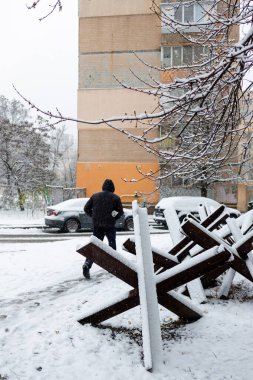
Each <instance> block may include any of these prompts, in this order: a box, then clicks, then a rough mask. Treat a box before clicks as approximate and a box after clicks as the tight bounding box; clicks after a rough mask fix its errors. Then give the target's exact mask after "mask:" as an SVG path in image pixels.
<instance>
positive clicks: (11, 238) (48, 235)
mask: <svg viewBox="0 0 253 380" xmlns="http://www.w3.org/2000/svg"><path fill="white" fill-rule="evenodd" d="M150 233H151V234H165V233H168V230H166V229H158V228H153V227H150ZM90 235H91V231H81V232H78V233H60V232H58V231H54V230H42V229H41V230H40V229H36V230H35V229H24V230H22V229H21V228H19V229H1V228H0V243H40V242H41V243H48V242H53V241H62V240H70V239H73V238H77V237H82V236H90ZM117 235H118V236H129V235H133V232H132V231H131V232H130V231H118V232H117Z"/></svg>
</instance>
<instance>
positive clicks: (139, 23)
mask: <svg viewBox="0 0 253 380" xmlns="http://www.w3.org/2000/svg"><path fill="white" fill-rule="evenodd" d="M156 3H157V4H158V9H157V11H158V12H159V7H161V11H162V14H163V13H164V14H166V12H169V14H170V16H171V17H172V18H175V19H176V20H178V21H180V22H182V23H187V22H188V21H189V22H196V23H198V20H200V19H202V20H203V12H204V11H203V9H206V10H208V9H209V8H210V7H211V6H212V1H209V0H203V1H202V2H201V6H200V4H199V3H198V2H196V3H194V4H192V5H190V6H189V4H188V5H186V4H184V3H180V4H179V3H178V2H177V1H175V0H162V1H161V2H160V1H159V0H157V2H156ZM219 4H220V5H219V6H222V3H219ZM168 5H169V7H168ZM151 6H152V0H107V1H103V2H102V1H100V0H79V84H78V118H79V119H83V120H98V119H104V118H107V117H111V116H117V115H125V114H126V113H127V114H130V115H131V114H134V113H137V114H138V113H142V112H144V111H147V112H152V111H153V110H154V109H155V108H156V107H157V106H158V104H157V99H155V97H152V96H147V95H146V94H143V93H140V92H137V91H134V90H133V89H134V88H138V89H145V88H146V87H147V85H148V84H149V83H152V79H154V80H157V81H161V82H163V83H169V82H170V81H172V80H174V79H175V78H176V77H184V76H185V75H186V74H187V72H186V70H182V69H180V66H182V65H187V64H191V63H192V62H194V61H195V62H196V61H198V60H199V57H203V55H204V54H208V48H207V47H205V46H194V45H193V44H191V43H190V42H189V41H188V40H187V39H185V38H184V37H183V36H182V35H180V34H177V33H175V31H173V30H171V29H170V27H169V25H168V24H166V23H164V22H163V18H162V17H161V18H162V19H160V18H159V17H158V16H157V15H156V14H155V13H154V12H153V11H152V10H151ZM187 32H189V33H191V34H195V33H199V30H198V27H197V26H194V27H193V26H191V27H189V30H188V31H187ZM231 38H232V39H234V40H238V38H239V28H233V29H232V32H231ZM133 52H135V54H133ZM138 57H139V59H138ZM143 62H147V63H148V64H149V65H150V66H153V67H171V66H173V67H175V68H176V67H179V69H175V70H170V71H166V70H165V71H162V72H161V73H159V71H157V70H152V69H150V68H149V67H147V66H145V64H144V63H143ZM122 83H124V84H125V85H127V86H128V87H131V89H126V88H124V87H123V86H122ZM117 126H118V127H120V128H123V129H124V130H127V131H129V132H130V133H131V132H133V133H134V134H138V135H141V134H142V132H143V130H144V129H145V126H143V127H140V125H138V127H136V125H135V124H134V123H129V122H124V123H118V124H117ZM160 133H163V131H162V127H161V128H160V130H159V129H157V131H155V132H153V137H157V136H158V135H159V134H160ZM150 171H152V172H158V171H159V161H158V159H157V157H155V156H154V155H152V154H150V153H148V152H147V151H146V150H145V149H144V148H143V147H141V146H140V145H138V144H136V143H133V142H132V141H131V140H130V139H129V138H127V136H126V135H125V134H123V133H121V132H119V131H117V130H115V129H112V128H110V127H109V126H107V125H105V124H100V125H91V124H82V123H79V125H78V163H77V187H84V188H85V189H86V196H88V197H89V196H90V195H91V194H92V193H93V192H95V191H99V190H100V188H101V183H102V182H103V180H104V179H105V178H112V179H113V181H114V182H115V184H116V192H117V193H118V194H119V195H120V196H121V198H122V201H123V202H124V203H127V202H131V201H132V200H133V199H136V198H137V199H139V201H141V200H146V201H147V202H148V203H149V204H150V203H151V204H152V203H156V202H157V201H158V200H159V197H160V194H159V192H158V191H156V192H154V190H155V188H156V184H155V183H154V182H153V181H151V180H149V179H144V180H141V181H138V179H141V178H142V175H141V174H140V173H139V172H144V173H145V172H150ZM131 180H134V181H132V182H130V181H131ZM162 194H163V195H166V194H165V193H164V192H163V193H162ZM195 195H197V194H195ZM230 195H231V196H232V198H231V199H233V201H234V202H235V203H236V195H235V191H234V190H233V194H230ZM227 196H228V194H225V197H227Z"/></svg>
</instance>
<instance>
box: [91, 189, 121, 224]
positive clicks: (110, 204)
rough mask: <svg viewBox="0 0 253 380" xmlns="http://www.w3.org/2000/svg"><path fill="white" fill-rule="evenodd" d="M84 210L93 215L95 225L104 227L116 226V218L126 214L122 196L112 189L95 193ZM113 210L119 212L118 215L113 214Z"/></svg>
mask: <svg viewBox="0 0 253 380" xmlns="http://www.w3.org/2000/svg"><path fill="white" fill-rule="evenodd" d="M84 211H85V212H86V214H88V215H89V216H91V217H92V221H93V225H94V226H96V227H103V228H110V227H114V226H115V223H116V220H117V219H119V218H120V217H121V216H122V215H123V214H124V211H123V207H122V203H121V200H120V197H119V196H118V195H116V194H113V193H112V192H111V191H110V190H103V191H101V192H99V193H95V194H93V195H92V197H91V198H90V199H89V200H88V202H87V203H86V205H85V206H84ZM113 211H116V212H117V215H116V216H113V215H112V212H113Z"/></svg>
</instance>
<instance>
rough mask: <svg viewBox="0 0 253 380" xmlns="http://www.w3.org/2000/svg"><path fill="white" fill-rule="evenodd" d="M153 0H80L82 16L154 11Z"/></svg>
mask: <svg viewBox="0 0 253 380" xmlns="http://www.w3.org/2000/svg"><path fill="white" fill-rule="evenodd" d="M151 5H152V0H106V1H105V0H79V16H80V17H99V16H112V15H131V14H147V13H152V11H151V10H150V7H151Z"/></svg>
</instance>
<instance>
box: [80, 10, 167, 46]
mask: <svg viewBox="0 0 253 380" xmlns="http://www.w3.org/2000/svg"><path fill="white" fill-rule="evenodd" d="M160 28H161V27H160V21H159V19H158V17H157V16H156V15H155V14H151V15H132V16H117V17H116V16H112V17H92V18H81V19H80V20H79V52H80V53H82V52H113V51H124V50H126V51H129V50H131V51H132V50H144V51H145V50H154V49H159V48H160V44H161V34H160Z"/></svg>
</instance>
